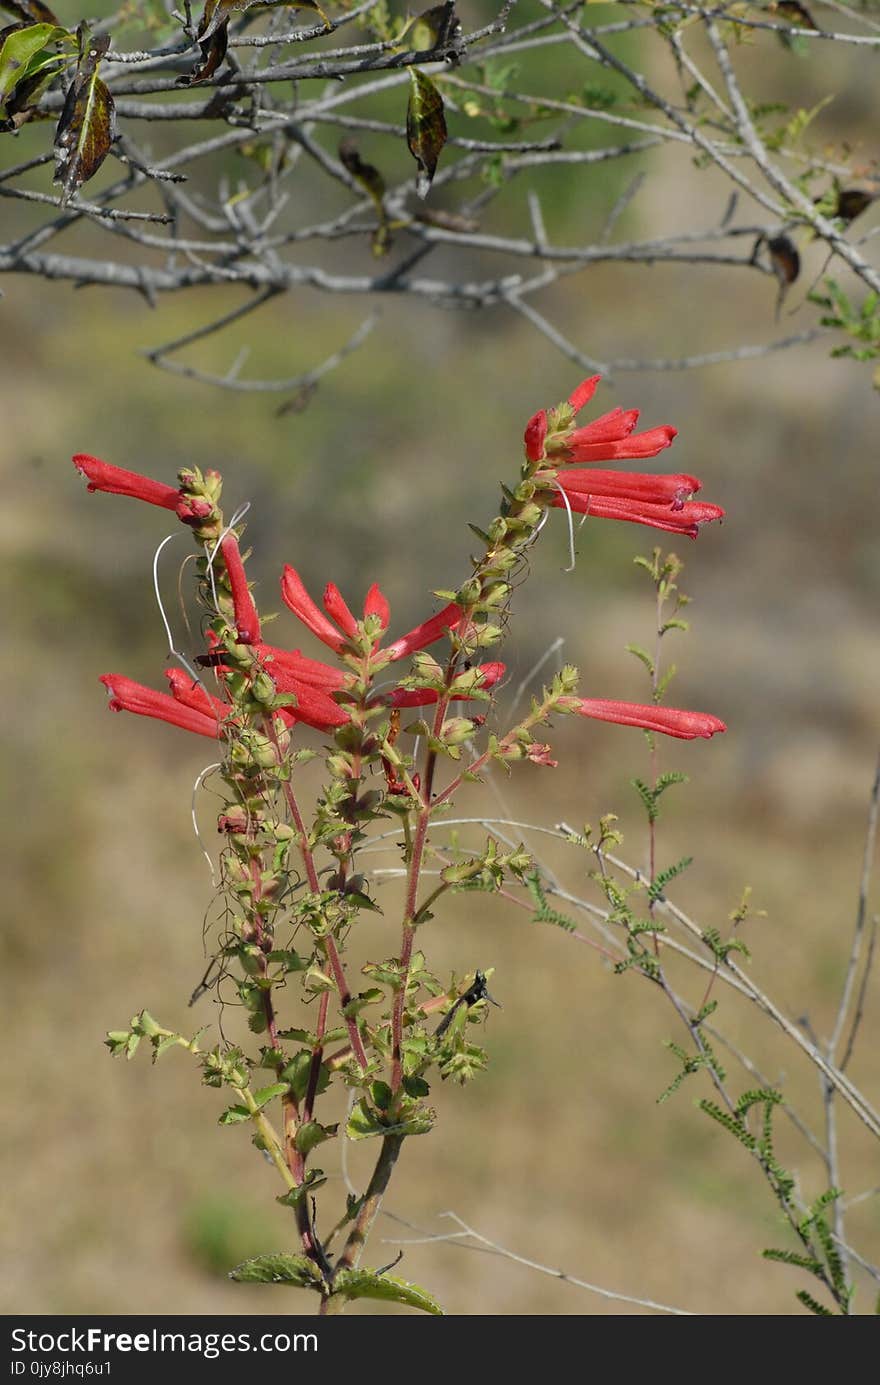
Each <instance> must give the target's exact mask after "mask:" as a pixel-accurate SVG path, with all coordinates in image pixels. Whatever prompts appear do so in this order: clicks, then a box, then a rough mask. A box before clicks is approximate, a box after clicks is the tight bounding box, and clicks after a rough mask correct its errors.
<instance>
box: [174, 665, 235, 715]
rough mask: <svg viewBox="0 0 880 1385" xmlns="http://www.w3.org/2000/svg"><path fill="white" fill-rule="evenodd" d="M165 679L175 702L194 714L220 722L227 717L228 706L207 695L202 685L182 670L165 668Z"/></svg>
mask: <svg viewBox="0 0 880 1385" xmlns="http://www.w3.org/2000/svg"><path fill="white" fill-rule="evenodd" d="M165 677H166V678H167V679H168V685H169V687H170V688H171V696H172V697H173V698H174V700H175V702H180V703H182V704H183V706H184V707H191V708H192V709H193V711H195V712H203V713H204V715H205V716H209V717H213V718H214V719H215V720H216V719H217V718H219V719H220V720H221V721H222V720H223V719H224V718H225V717H226V716H227V715H228V713H229V707H228V705H227V704H226V703H225V702H223V701H222V699H221V698H219V697H214V696H213V695H212V694H211V693H209V692H208V689H207V688H206V687H205V685H204V683H198V682H195V681H194V680H193V679H192V678H191V677H190V675H189V674H188V673H184V671H183V669H182V668H166V670H165Z"/></svg>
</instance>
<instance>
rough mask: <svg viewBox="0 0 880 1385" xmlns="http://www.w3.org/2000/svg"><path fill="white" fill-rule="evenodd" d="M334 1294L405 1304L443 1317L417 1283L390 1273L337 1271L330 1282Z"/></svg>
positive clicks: (438, 1306)
mask: <svg viewBox="0 0 880 1385" xmlns="http://www.w3.org/2000/svg"><path fill="white" fill-rule="evenodd" d="M333 1290H334V1293H337V1294H343V1295H344V1296H345V1297H346V1298H374V1299H380V1300H382V1301H383V1302H385V1303H405V1304H406V1306H407V1307H408V1308H418V1309H420V1310H421V1312H423V1313H432V1314H434V1315H435V1316H437V1317H442V1316H443V1309H442V1308H441V1307H440V1304H439V1303H438V1302H437V1300H436V1299H435V1298H432V1297H431V1295H430V1294H429V1293H426V1291H425V1290H424V1289H420V1288H419V1286H418V1284H409V1283H407V1281H406V1280H405V1279H398V1278H397V1277H396V1275H393V1274H377V1273H376V1272H375V1270H340V1272H339V1274H337V1276H336V1278H335V1280H334V1281H333Z"/></svg>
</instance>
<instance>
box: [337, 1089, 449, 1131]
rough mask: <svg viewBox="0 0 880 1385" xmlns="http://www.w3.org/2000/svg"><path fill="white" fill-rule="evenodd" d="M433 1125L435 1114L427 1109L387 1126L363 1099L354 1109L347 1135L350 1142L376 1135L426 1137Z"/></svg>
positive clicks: (349, 1119) (347, 1126)
mask: <svg viewBox="0 0 880 1385" xmlns="http://www.w3.org/2000/svg"><path fill="white" fill-rule="evenodd" d="M433 1124H434V1116H433V1112H432V1111H429V1110H427V1109H426V1108H423V1109H421V1110H413V1111H412V1113H411V1114H408V1115H407V1116H406V1117H405V1118H404V1119H403V1120H399V1121H396V1122H394V1123H393V1124H392V1123H390V1122H389V1123H388V1124H386V1123H384V1122H383V1121H382V1120H381V1119H380V1117H379V1114H378V1112H376V1111H373V1110H372V1109H371V1108H370V1105H369V1103H368V1102H367V1100H366V1098H365V1097H362V1098H361V1100H360V1101H359V1102H358V1103H357V1105H356V1106H355V1107H354V1108H353V1109H352V1112H351V1115H350V1116H349V1118H348V1124H347V1125H346V1127H345V1133H346V1135H347V1136H348V1138H349V1139H350V1140H368V1139H370V1138H371V1137H372V1136H375V1135H383V1136H384V1135H426V1134H427V1133H428V1131H429V1130H430V1129H431V1126H432V1125H433Z"/></svg>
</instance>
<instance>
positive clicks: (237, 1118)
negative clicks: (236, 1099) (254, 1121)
mask: <svg viewBox="0 0 880 1385" xmlns="http://www.w3.org/2000/svg"><path fill="white" fill-rule="evenodd" d="M250 1118H251V1113H250V1111H249V1110H248V1108H247V1107H246V1106H230V1107H228V1108H227V1109H226V1110H225V1111H224V1112H223V1114H222V1116H220V1118H219V1123H220V1125H241V1123H242V1121H249V1120H250Z"/></svg>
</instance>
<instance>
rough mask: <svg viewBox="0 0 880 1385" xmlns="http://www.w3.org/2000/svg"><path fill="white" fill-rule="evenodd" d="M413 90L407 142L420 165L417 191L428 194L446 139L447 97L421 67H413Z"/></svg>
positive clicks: (411, 73)
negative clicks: (445, 111)
mask: <svg viewBox="0 0 880 1385" xmlns="http://www.w3.org/2000/svg"><path fill="white" fill-rule="evenodd" d="M409 77H410V83H411V86H410V93H409V104H408V106H407V110H406V142H407V144H408V145H409V152H410V153H411V154H412V156H413V158H414V159H415V161H416V163H417V164H418V167H419V173H418V177H417V179H416V191H417V193H418V195H419V197H427V195H428V189H429V188H430V186H431V182H432V180H433V178H434V173H435V171H436V168H437V160H438V159H439V158H440V153H441V150H442V149H443V146H444V144H445V143H446V116H445V114H444V110H443V97H442V96H441V95H440V92H439V91H438V90H437V88H436V86H435V85H434V83H433V82H432V81H431V79H430V77H426V76H425V74H424V72H422V71H421V70H420V69H419V68H418V67H411V68H410V69H409Z"/></svg>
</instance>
